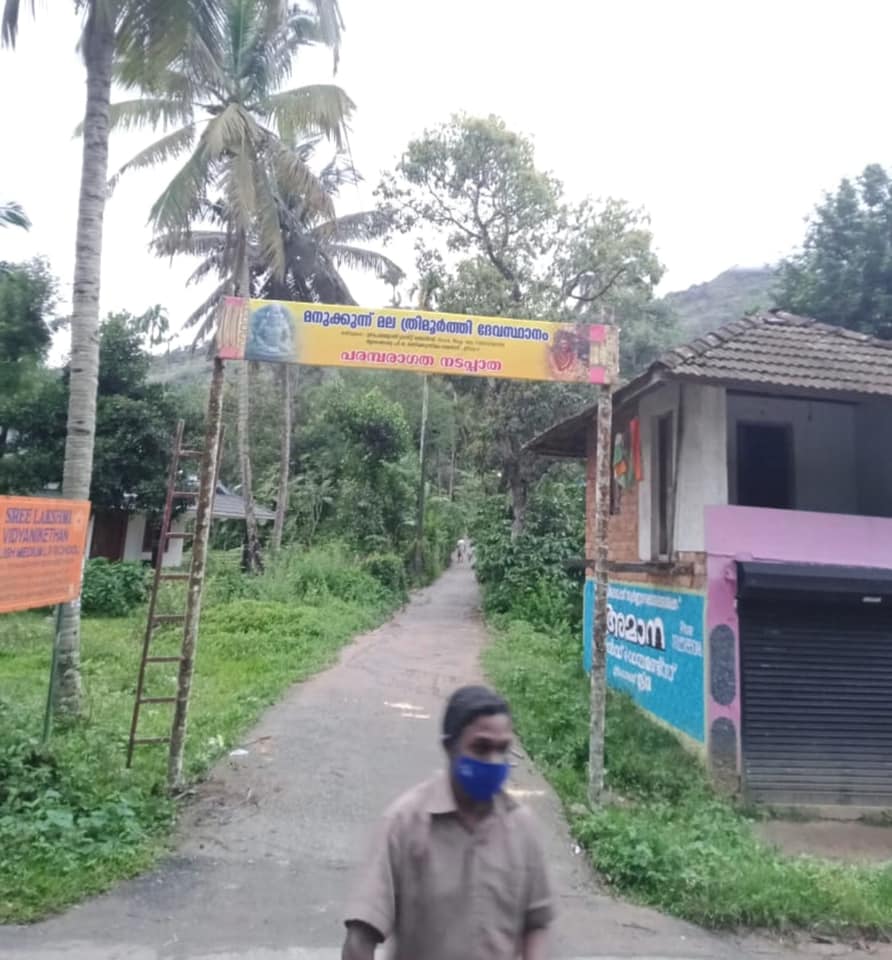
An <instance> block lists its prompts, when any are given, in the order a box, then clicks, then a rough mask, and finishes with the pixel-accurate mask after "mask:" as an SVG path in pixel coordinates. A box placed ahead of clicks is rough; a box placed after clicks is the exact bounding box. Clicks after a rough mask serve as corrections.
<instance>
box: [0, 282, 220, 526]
mask: <svg viewBox="0 0 892 960" xmlns="http://www.w3.org/2000/svg"><path fill="white" fill-rule="evenodd" d="M2 286H3V283H2V282H0V290H2ZM143 336H144V334H143V328H142V324H141V318H140V317H134V316H132V315H131V314H129V313H117V314H112V315H110V316H108V317H107V318H106V319H105V320H104V321H103V323H102V324H101V327H100V348H101V350H100V363H99V376H98V391H97V413H96V425H97V426H96V444H95V464H96V469H95V470H94V472H93V480H92V484H91V487H90V500H91V502H92V503H93V505H94V507H95V508H97V509H109V510H125V511H134V510H140V511H148V512H154V511H160V509H161V507H162V505H163V503H164V498H165V496H166V489H167V469H168V464H169V456H170V435H171V424H172V423H173V422H174V421H175V420H176V419H177V418H178V417H184V418H185V419H186V421H187V435H188V436H190V437H192V436H196V435H198V434H199V433H200V432H201V419H202V418H201V412H200V410H198V409H197V408H196V407H195V405H194V404H190V403H188V402H184V400H183V397H182V395H181V394H180V392H179V391H178V390H176V389H175V388H169V387H166V386H163V385H161V384H158V383H151V382H150V381H149V364H150V359H151V358H150V356H149V354H148V352H147V351H146V349H145V347H144V346H143ZM71 374H72V370H71V366H70V364H69V365H68V366H67V367H66V368H65V369H64V370H63V371H62V372H61V374H60V373H59V372H57V371H55V370H47V369H45V368H44V369H37V370H35V371H34V375H33V376H31V377H29V378H28V382H27V383H25V384H23V385H22V387H21V388H20V389H19V390H17V391H15V393H14V394H13V395H12V396H10V398H9V400H8V402H6V403H4V402H3V400H2V399H0V420H2V421H3V422H4V423H6V424H8V426H9V427H10V428H11V430H10V439H9V440H8V441H7V454H8V456H5V457H3V458H0V492H3V493H23V494H28V493H35V492H38V491H40V490H41V489H43V488H44V487H45V486H46V485H47V484H57V483H58V482H59V481H60V479H61V476H62V463H63V450H64V445H65V419H66V418H65V411H66V408H67V405H68V392H69V389H70V385H71Z"/></svg>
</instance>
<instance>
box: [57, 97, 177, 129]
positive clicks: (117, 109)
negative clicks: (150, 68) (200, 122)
mask: <svg viewBox="0 0 892 960" xmlns="http://www.w3.org/2000/svg"><path fill="white" fill-rule="evenodd" d="M108 117H109V124H110V126H111V129H112V130H133V129H137V128H140V127H152V128H153V129H154V128H155V127H157V126H158V125H159V124H160V125H161V128H162V129H163V130H166V129H167V128H168V127H172V126H174V124H181V123H189V122H190V121H191V120H192V104H191V103H190V102H189V101H187V100H181V99H176V98H173V97H142V98H140V99H138V100H123V101H121V102H120V103H113V104H112V105H111V107H110V108H109V111H108ZM83 132H84V130H83V124H82V123H79V124H78V126H77V129H76V130H75V136H78V137H79V136H81V135H82V134H83Z"/></svg>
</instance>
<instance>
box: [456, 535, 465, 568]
mask: <svg viewBox="0 0 892 960" xmlns="http://www.w3.org/2000/svg"><path fill="white" fill-rule="evenodd" d="M456 554H457V555H458V562H459V563H464V562H465V538H464V537H461V538H460V539H459V541H458V548H457V549H456Z"/></svg>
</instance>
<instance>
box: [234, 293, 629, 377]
mask: <svg viewBox="0 0 892 960" xmlns="http://www.w3.org/2000/svg"><path fill="white" fill-rule="evenodd" d="M617 345H618V338H617V331H616V328H615V327H611V326H606V325H604V324H573V323H567V324H562V323H551V322H548V321H539V320H511V319H508V318H507V317H475V316H468V315H465V314H454V313H439V312H436V311H428V310H397V309H395V308H389V307H388V308H385V309H382V310H372V309H370V308H367V307H346V306H332V305H330V304H322V303H297V302H291V301H285V300H244V299H241V298H238V297H227V298H226V299H225V300H224V303H223V305H222V309H221V314H220V323H219V328H218V331H217V356H218V357H219V358H220V359H221V360H256V361H266V362H269V363H301V364H308V365H310V366H320V367H362V368H366V369H369V368H378V369H381V370H410V371H413V372H415V373H437V374H447V375H452V376H479V377H498V378H503V379H510V380H553V381H563V382H567V383H595V384H609V383H612V382H613V381H614V380H615V379H616V371H617V367H618V346H617Z"/></svg>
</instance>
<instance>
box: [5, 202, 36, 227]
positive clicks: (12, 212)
mask: <svg viewBox="0 0 892 960" xmlns="http://www.w3.org/2000/svg"><path fill="white" fill-rule="evenodd" d="M0 227H21V228H22V229H23V230H29V229H30V227H31V221H30V220H29V219H28V215H27V214H26V213H25V211H24V210H23V209H22V207H21V205H20V204H18V203H14V202H12V203H0Z"/></svg>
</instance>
